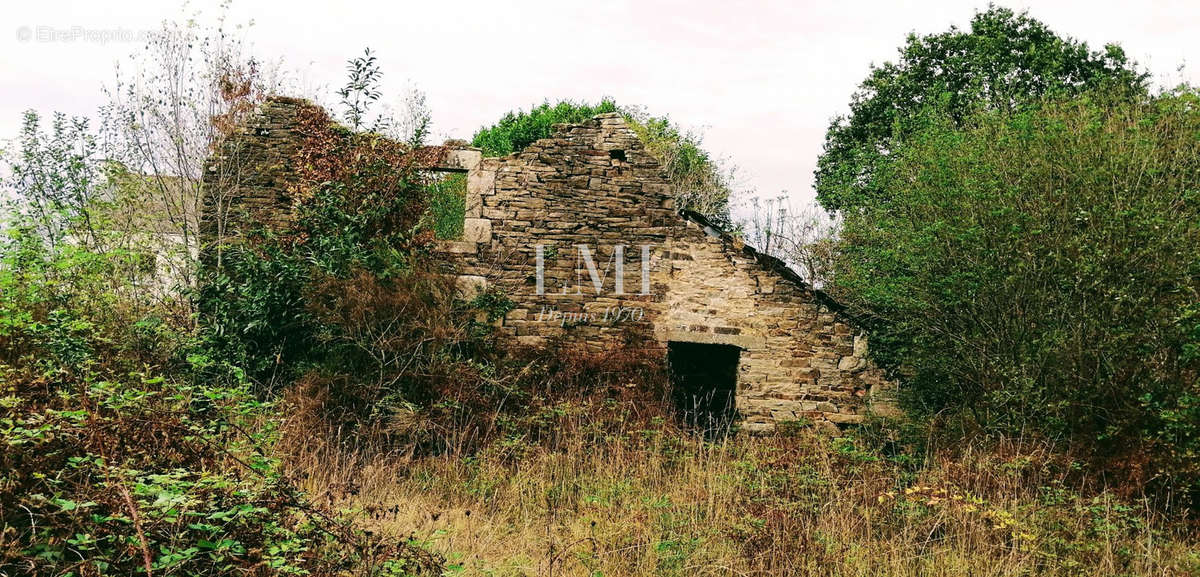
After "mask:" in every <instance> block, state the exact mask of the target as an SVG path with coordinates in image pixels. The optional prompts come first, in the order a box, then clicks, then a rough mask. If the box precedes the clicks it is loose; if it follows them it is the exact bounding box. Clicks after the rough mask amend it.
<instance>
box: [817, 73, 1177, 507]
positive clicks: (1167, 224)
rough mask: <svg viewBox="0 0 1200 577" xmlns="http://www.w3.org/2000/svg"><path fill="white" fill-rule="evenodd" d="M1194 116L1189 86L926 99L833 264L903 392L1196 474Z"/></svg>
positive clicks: (1133, 476) (1120, 457) (1120, 464)
mask: <svg viewBox="0 0 1200 577" xmlns="http://www.w3.org/2000/svg"><path fill="white" fill-rule="evenodd" d="M927 118H929V117H927ZM1197 134H1200V99H1198V96H1197V94H1196V93H1195V92H1194V91H1191V90H1180V91H1178V92H1176V93H1170V94H1165V95H1162V96H1161V97H1157V98H1152V99H1150V98H1136V99H1130V98H1128V97H1126V96H1125V95H1124V94H1123V93H1121V94H1118V95H1116V96H1113V95H1111V94H1109V93H1093V94H1090V95H1088V96H1086V97H1084V98H1080V99H1075V100H1061V99H1050V100H1046V101H1043V102H1042V103H1041V104H1040V105H1038V106H1036V107H1033V108H1031V109H1029V110H1023V111H1017V112H1011V113H1008V112H994V113H987V114H982V115H980V116H977V117H975V118H974V119H972V120H970V121H969V122H967V123H966V124H965V126H964V127H963V128H956V127H955V126H953V125H950V124H948V123H945V122H944V121H943V120H941V117H939V116H937V115H933V116H932V119H929V120H928V122H927V123H926V125H925V127H924V129H923V130H921V131H920V132H918V133H917V134H916V135H915V136H914V137H913V138H911V139H909V140H908V141H906V142H905V144H904V146H903V147H900V148H899V149H898V150H897V151H896V152H895V155H896V161H895V163H894V164H891V165H889V166H888V168H887V169H886V170H884V171H883V172H882V174H881V177H880V179H879V185H880V187H881V190H884V191H885V192H886V194H885V195H884V196H883V197H882V198H884V199H885V200H883V201H881V202H880V203H879V204H878V205H877V206H872V207H868V208H866V209H865V210H863V211H862V212H860V213H849V214H848V215H847V218H846V222H845V228H844V230H843V240H844V242H843V250H844V251H845V254H844V260H843V262H842V263H841V267H840V270H839V271H838V273H837V277H836V278H837V282H838V284H839V289H840V290H841V294H842V295H843V296H844V297H845V298H848V299H850V300H851V302H853V303H854V304H856V305H857V306H858V307H859V308H861V309H862V310H864V311H866V312H868V313H869V314H870V315H872V316H873V317H874V318H875V319H876V320H877V325H878V326H877V328H878V329H879V330H878V331H877V333H878V334H877V335H876V336H875V338H873V339H872V348H873V350H874V351H875V352H876V353H877V356H878V357H879V358H880V359H881V360H882V361H883V362H884V363H886V364H888V365H890V366H891V367H893V368H895V369H896V370H898V371H899V372H900V373H901V374H902V375H904V376H905V377H906V379H905V380H906V387H905V389H906V390H907V396H908V401H909V404H910V406H911V407H912V408H914V409H916V410H918V411H919V412H921V413H923V414H934V413H938V412H942V411H950V412H957V413H959V414H966V415H970V416H971V417H972V418H973V419H975V420H976V421H977V422H979V423H981V424H983V425H985V426H987V427H990V428H994V429H1001V430H1006V431H1012V432H1017V431H1024V432H1039V433H1041V434H1044V435H1047V436H1049V437H1051V438H1054V439H1059V440H1061V441H1062V442H1063V443H1064V444H1066V445H1068V446H1071V447H1074V448H1075V449H1077V450H1080V451H1082V452H1084V453H1086V454H1090V455H1091V456H1092V457H1094V458H1096V459H1099V460H1100V461H1102V462H1104V463H1107V464H1108V465H1109V466H1110V471H1119V472H1120V473H1122V476H1123V477H1125V478H1126V479H1129V480H1132V481H1133V482H1134V483H1135V484H1140V483H1153V484H1155V485H1157V486H1160V487H1163V486H1175V487H1184V486H1190V487H1192V489H1193V490H1195V489H1196V488H1200V484H1198V483H1200V460H1197V455H1198V453H1200V429H1197V428H1196V427H1197V423H1200V421H1198V420H1197V417H1198V416H1200V413H1197V406H1198V405H1197V399H1198V398H1200V397H1198V396H1200V373H1198V371H1200V357H1198V356H1197V354H1196V351H1197V346H1198V344H1200V341H1198V340H1197V337H1198V336H1200V333H1198V332H1197V312H1196V311H1197V305H1196V303H1197V302H1200V275H1198V272H1200V139H1197Z"/></svg>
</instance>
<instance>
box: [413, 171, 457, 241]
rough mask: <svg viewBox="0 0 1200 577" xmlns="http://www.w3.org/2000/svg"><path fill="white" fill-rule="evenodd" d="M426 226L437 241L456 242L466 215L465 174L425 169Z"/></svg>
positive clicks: (423, 173) (423, 172)
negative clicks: (427, 205) (427, 202)
mask: <svg viewBox="0 0 1200 577" xmlns="http://www.w3.org/2000/svg"><path fill="white" fill-rule="evenodd" d="M421 179H422V180H423V181H424V183H425V192H426V198H428V200H429V207H428V208H427V209H426V218H427V219H428V223H429V224H428V226H429V227H430V228H432V229H433V233H434V236H435V237H436V238H437V239H438V240H459V239H461V238H462V237H463V223H464V222H465V219H466V216H467V173H465V172H459V171H454V172H450V171H440V170H425V171H422V172H421Z"/></svg>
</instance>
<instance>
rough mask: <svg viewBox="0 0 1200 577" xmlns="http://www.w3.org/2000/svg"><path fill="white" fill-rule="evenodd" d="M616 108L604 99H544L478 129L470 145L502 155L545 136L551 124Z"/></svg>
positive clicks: (574, 120)
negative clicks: (593, 101)
mask: <svg viewBox="0 0 1200 577" xmlns="http://www.w3.org/2000/svg"><path fill="white" fill-rule="evenodd" d="M618 110H619V109H618V108H617V104H616V103H615V102H613V101H612V100H609V99H607V98H605V99H602V100H601V101H600V102H599V103H598V104H595V105H592V104H588V103H586V102H573V101H570V100H563V101H561V102H559V103H558V104H555V105H551V104H550V103H549V102H544V103H542V104H541V106H537V107H534V108H532V109H530V110H529V112H524V111H517V112H515V113H513V112H509V113H508V114H505V115H504V117H503V118H501V119H500V122H497V123H496V124H494V125H492V126H489V127H487V128H482V129H480V130H479V132H476V133H475V136H474V138H472V139H471V146H475V147H478V148H481V149H483V155H484V156H504V155H507V154H512V153H514V152H520V151H521V150H523V149H524V148H525V147H526V146H529V145H530V144H533V143H534V142H535V141H537V140H539V139H542V138H548V137H549V136H550V133H551V130H552V127H553V126H554V125H555V124H559V123H579V122H583V121H585V120H587V119H589V118H591V117H593V116H595V115H597V114H603V113H605V112H617V111H618Z"/></svg>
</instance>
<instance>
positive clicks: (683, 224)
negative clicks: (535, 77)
mask: <svg viewBox="0 0 1200 577" xmlns="http://www.w3.org/2000/svg"><path fill="white" fill-rule="evenodd" d="M299 106H311V105H309V104H307V103H304V102H302V101H296V100H291V99H274V100H271V101H268V103H267V104H266V105H264V107H263V111H262V113H261V114H260V116H259V118H258V119H257V120H255V121H252V122H251V123H250V124H249V125H248V126H247V127H246V129H245V130H243V131H241V132H240V134H239V135H238V136H237V138H236V139H237V140H245V141H247V142H240V143H237V148H238V149H240V150H252V151H255V153H254V154H256V155H257V158H256V159H255V161H254V162H252V163H250V166H263V167H264V169H263V170H262V171H261V172H260V173H253V171H251V172H252V174H247V175H246V178H245V181H246V183H247V184H246V186H241V187H239V186H234V187H233V191H232V192H231V193H229V194H226V195H225V196H226V197H229V198H230V200H229V201H227V203H226V204H228V205H230V206H247V207H253V208H254V209H255V210H263V208H264V207H269V206H270V205H271V204H272V203H274V205H275V207H276V210H287V208H286V205H287V203H288V198H287V194H286V188H283V187H284V186H287V185H290V184H291V182H290V180H289V171H290V168H289V160H288V154H290V153H291V152H290V151H292V150H293V147H294V146H295V144H294V142H293V141H294V139H296V138H298V136H297V135H296V134H295V131H294V127H293V126H290V125H289V124H288V122H287V120H288V118H294V117H295V113H294V108H296V107H299ZM437 156H438V158H439V161H438V162H437V165H436V166H430V167H429V168H430V169H434V170H444V171H453V172H465V173H466V174H467V196H466V220H465V222H464V234H463V238H462V239H461V240H457V241H449V242H443V243H442V244H441V245H440V250H441V251H442V252H444V253H446V254H447V255H448V256H449V257H451V258H450V260H451V261H452V262H453V263H454V268H455V273H454V274H456V275H457V279H458V286H459V290H460V291H462V292H463V293H464V295H465V296H466V297H468V298H469V297H470V296H472V295H473V293H475V292H477V291H482V290H499V291H502V292H504V293H505V294H506V295H507V297H508V298H509V299H510V300H512V301H513V302H514V303H515V305H516V307H515V308H514V309H513V310H511V311H510V312H509V313H508V314H507V315H506V316H505V317H504V318H503V319H501V321H500V327H501V330H502V331H504V332H506V333H508V334H510V335H512V337H514V339H515V341H516V342H518V343H520V344H523V345H529V346H538V345H541V344H543V343H545V342H546V341H547V340H548V339H556V338H562V339H571V340H574V341H577V342H583V343H586V344H587V345H588V346H590V347H595V348H601V347H605V346H608V344H609V343H610V342H611V341H612V339H614V338H617V337H619V336H620V335H623V334H624V333H625V331H629V330H634V331H642V332H644V333H645V334H647V335H649V336H651V337H652V338H653V339H652V340H653V341H655V342H658V343H660V344H662V345H664V351H665V345H666V344H667V343H668V342H672V341H674V342H690V343H710V344H722V345H732V346H734V347H737V349H738V350H739V358H738V367H737V375H738V377H737V388H736V395H735V398H736V405H737V410H738V413H739V416H740V418H741V426H742V429H743V430H749V431H766V430H770V429H772V428H773V427H774V426H775V424H776V423H779V422H782V421H794V420H801V419H803V420H808V421H814V422H817V423H833V424H850V423H857V422H860V421H862V419H863V418H864V414H865V412H866V411H867V409H868V408H869V407H871V406H875V407H876V408H877V409H880V408H890V393H891V391H892V389H893V387H892V385H891V383H890V382H889V381H887V380H886V379H885V377H884V375H883V373H882V371H881V370H880V369H878V368H876V367H875V366H874V365H873V364H872V363H871V362H870V360H868V358H867V337H866V335H865V334H864V333H863V332H862V331H861V330H859V329H858V328H856V327H855V326H854V324H853V322H852V320H851V319H850V318H848V317H847V316H846V314H845V313H844V312H843V311H842V309H841V307H840V306H838V305H837V303H835V302H833V301H832V300H831V299H830V298H829V297H827V296H825V295H824V294H823V293H821V292H820V291H818V290H815V289H813V288H812V287H810V286H808V285H807V284H806V283H805V282H804V281H803V280H802V279H801V278H800V277H799V276H797V275H796V274H795V273H794V272H792V271H791V270H790V269H788V268H787V267H786V266H784V264H783V263H782V262H780V261H779V260H778V259H775V258H772V257H770V256H766V255H762V254H759V253H757V252H756V251H754V250H753V249H752V248H750V247H747V246H744V245H742V244H741V243H740V242H739V241H738V239H735V238H733V237H731V236H730V235H728V234H725V233H724V232H722V231H720V230H718V229H716V228H715V227H713V226H712V225H711V224H709V223H708V222H707V221H705V219H704V218H703V217H701V216H699V215H696V214H693V213H690V212H687V211H682V212H681V211H677V210H676V209H675V206H674V201H673V199H672V196H671V188H670V185H669V183H668V181H667V180H666V178H665V176H664V174H663V173H662V171H661V169H660V167H659V165H658V163H657V162H656V161H655V160H654V158H652V157H651V155H650V154H649V153H648V152H647V151H646V150H645V149H644V148H643V146H642V145H641V142H640V141H639V139H638V137H637V136H636V135H635V134H634V133H633V132H632V131H631V130H630V129H629V127H628V126H627V125H626V124H625V121H624V119H623V118H622V116H621V115H619V114H602V115H599V116H596V117H595V118H593V119H591V120H589V121H587V122H584V123H582V124H577V125H557V126H555V132H554V134H553V135H552V136H551V137H550V138H547V139H543V140H539V141H537V142H535V143H533V144H532V145H530V146H529V147H527V148H526V149H524V150H522V151H521V152H518V153H516V154H513V155H510V156H506V157H502V158H482V157H481V154H480V152H479V151H478V150H475V149H469V148H456V149H453V150H450V151H448V152H447V153H444V154H440V155H437ZM216 164H218V165H219V164H220V159H217V162H216ZM210 170H212V171H213V172H214V173H215V172H222V171H221V170H220V169H217V168H211V169H210ZM264 218H269V217H264ZM209 230H210V231H211V230H212V228H211V226H210V229H209ZM210 234H211V232H210ZM618 252H619V253H620V254H621V255H622V257H623V258H621V259H617V258H616V257H615V253H618ZM539 254H540V257H539ZM647 256H648V258H645V257H647ZM588 257H590V258H591V261H592V264H593V266H592V267H589V266H588ZM539 263H540V264H539ZM539 270H540V271H541V274H540V275H539V274H538V271H539ZM619 271H620V273H621V274H618V272H619ZM593 273H594V274H593ZM618 277H619V278H620V285H621V286H620V287H618ZM539 279H540V280H539ZM597 280H598V281H599V285H600V286H599V290H597V286H596V284H597V283H596V281H597ZM618 289H620V290H618ZM826 426H828V425H826Z"/></svg>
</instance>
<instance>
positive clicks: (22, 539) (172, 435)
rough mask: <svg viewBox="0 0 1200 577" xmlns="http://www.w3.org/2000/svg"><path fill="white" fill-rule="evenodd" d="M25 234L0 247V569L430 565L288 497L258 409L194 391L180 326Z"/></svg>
mask: <svg viewBox="0 0 1200 577" xmlns="http://www.w3.org/2000/svg"><path fill="white" fill-rule="evenodd" d="M35 230H36V229H35V228H33V227H23V226H17V227H15V228H13V229H10V231H9V232H10V239H9V240H8V242H5V243H4V244H3V245H0V443H3V446H4V450H3V451H0V534H3V535H4V538H3V539H0V573H4V574H10V575H67V574H75V575H99V574H123V575H132V574H138V573H143V574H147V575H149V574H171V573H179V574H189V575H223V574H229V573H231V572H239V573H248V574H280V573H287V574H316V575H333V574H341V572H343V571H350V572H358V573H359V574H379V575H384V574H397V573H399V572H401V570H403V571H407V572H409V573H412V572H419V571H422V570H430V571H432V570H433V569H435V568H436V567H437V566H438V565H439V561H438V559H437V558H435V557H434V556H431V555H429V554H427V553H424V552H422V551H420V550H419V549H417V548H414V547H411V546H410V545H407V544H403V543H390V544H384V543H381V542H379V541H377V540H372V539H371V538H370V537H369V536H366V535H365V534H362V533H361V532H357V531H355V530H353V529H351V528H350V527H349V526H348V525H347V524H345V523H344V522H342V521H340V520H338V519H337V518H335V516H333V515H332V514H331V513H329V512H327V511H324V510H321V509H320V508H317V507H314V506H313V505H312V504H311V503H309V502H308V500H307V498H306V497H305V496H304V495H303V494H301V493H300V492H298V491H297V490H296V489H294V488H293V485H292V484H291V483H290V482H289V481H288V480H287V479H285V478H284V477H283V476H282V475H281V473H280V470H279V468H278V466H279V463H278V461H277V460H275V459H274V458H272V457H271V456H270V454H269V450H270V446H271V443H272V442H273V428H272V427H271V423H273V422H275V419H276V417H275V416H274V415H273V412H272V411H273V407H272V405H270V404H264V403H261V402H260V401H258V400H257V399H256V398H255V397H254V396H253V395H252V394H251V391H250V388H249V387H248V386H247V383H246V382H244V381H236V380H235V381H232V382H230V381H217V382H214V381H212V380H210V379H208V378H206V375H205V369H206V367H207V366H208V365H210V364H212V363H213V361H211V360H209V359H206V358H205V357H203V356H202V355H200V354H197V353H196V352H195V349H194V346H193V343H192V339H191V336H190V335H189V334H187V332H186V331H187V330H188V329H189V327H188V326H187V325H184V326H182V327H181V326H178V325H175V324H172V323H170V322H167V321H164V319H163V318H161V317H160V316H158V315H157V313H158V312H159V311H156V310H155V309H153V308H150V309H147V308H145V306H144V304H143V303H140V302H139V298H138V297H139V293H138V291H136V290H133V289H132V288H131V287H129V286H122V285H121V281H122V280H124V279H125V276H123V274H122V272H123V271H124V265H125V263H126V260H127V259H126V258H125V255H124V254H123V253H121V252H114V253H101V252H95V251H92V250H88V249H86V248H82V247H77V246H73V245H70V244H67V245H60V246H58V247H57V248H53V247H49V246H48V245H46V244H45V242H44V239H43V237H41V236H40V235H38V234H37V233H35V232H34V231H35ZM389 567H390V568H389ZM393 569H395V571H393ZM389 571H390V573H389Z"/></svg>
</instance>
